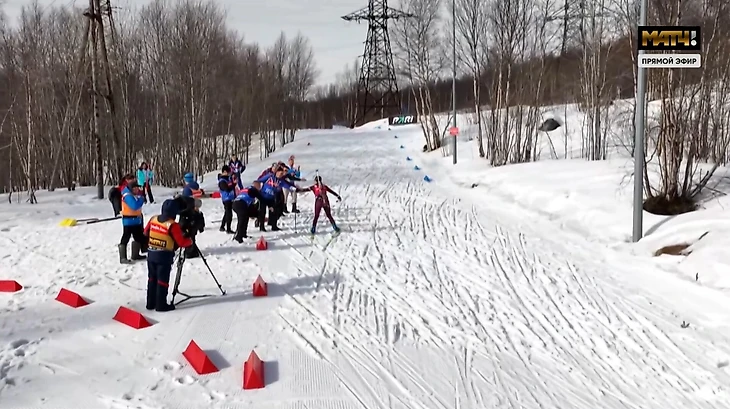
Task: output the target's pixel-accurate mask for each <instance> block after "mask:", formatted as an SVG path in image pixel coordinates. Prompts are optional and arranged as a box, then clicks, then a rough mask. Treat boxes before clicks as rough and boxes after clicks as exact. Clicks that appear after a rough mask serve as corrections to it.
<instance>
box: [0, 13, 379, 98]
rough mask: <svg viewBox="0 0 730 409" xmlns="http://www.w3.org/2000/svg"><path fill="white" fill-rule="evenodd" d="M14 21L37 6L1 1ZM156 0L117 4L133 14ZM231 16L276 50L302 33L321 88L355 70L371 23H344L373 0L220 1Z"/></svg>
mask: <svg viewBox="0 0 730 409" xmlns="http://www.w3.org/2000/svg"><path fill="white" fill-rule="evenodd" d="M3 2H4V3H5V5H4V6H3V9H4V11H5V13H6V14H7V15H8V17H10V18H11V19H13V18H16V17H17V16H18V15H19V13H20V9H21V7H22V6H23V5H27V4H31V0H0V3H3ZM38 2H39V3H40V4H41V5H45V6H49V5H54V6H59V5H77V6H84V5H86V4H88V0H38ZM149 2H150V0H112V6H116V7H121V8H122V10H119V11H118V13H128V12H130V11H131V10H133V9H134V8H135V7H139V6H143V5H145V4H148V3H149ZM216 2H217V3H218V4H220V5H221V6H223V7H224V8H225V9H226V10H227V11H228V24H229V26H230V27H231V28H233V29H235V30H238V31H239V32H241V33H242V34H243V35H244V36H245V38H246V40H247V41H255V42H258V43H259V44H261V45H262V46H269V45H271V44H272V43H273V42H274V41H275V40H276V38H277V37H278V35H279V33H280V32H281V31H282V30H283V31H284V32H286V33H287V34H289V35H292V36H293V35H296V33H297V32H298V31H299V32H302V34H304V35H305V36H307V37H309V39H310V41H311V43H312V46H313V48H314V53H315V58H316V59H317V67H318V68H319V70H320V72H321V74H320V77H319V81H318V83H319V84H326V83H329V82H333V81H334V80H335V76H336V74H337V73H338V72H340V71H342V69H343V68H344V67H345V65H350V64H352V62H353V61H355V59H356V58H357V56H358V55H360V54H362V52H363V46H364V45H363V42H364V41H365V35H366V34H367V24H366V23H360V24H358V23H348V22H346V21H344V20H342V19H341V18H340V17H341V16H343V15H345V14H348V13H350V12H353V11H355V10H357V9H360V8H362V7H365V6H366V5H367V0H216Z"/></svg>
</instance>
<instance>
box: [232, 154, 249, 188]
mask: <svg viewBox="0 0 730 409" xmlns="http://www.w3.org/2000/svg"><path fill="white" fill-rule="evenodd" d="M228 167H229V168H231V178H232V179H233V180H234V182H235V183H236V184H237V185H238V188H239V189H243V181H241V173H243V172H244V171H245V170H246V165H244V164H243V162H241V161H240V160H239V159H238V156H236V155H231V161H230V162H228Z"/></svg>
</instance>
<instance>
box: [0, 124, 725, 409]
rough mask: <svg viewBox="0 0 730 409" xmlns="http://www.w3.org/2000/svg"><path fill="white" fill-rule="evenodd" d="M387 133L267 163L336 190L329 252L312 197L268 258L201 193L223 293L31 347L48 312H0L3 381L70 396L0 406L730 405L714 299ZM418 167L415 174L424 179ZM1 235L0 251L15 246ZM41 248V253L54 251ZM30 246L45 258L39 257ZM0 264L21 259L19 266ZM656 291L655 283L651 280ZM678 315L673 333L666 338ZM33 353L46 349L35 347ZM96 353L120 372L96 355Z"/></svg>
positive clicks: (90, 322)
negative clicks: (260, 279) (464, 179)
mask: <svg viewBox="0 0 730 409" xmlns="http://www.w3.org/2000/svg"><path fill="white" fill-rule="evenodd" d="M411 129H413V128H411ZM393 135H394V132H386V131H319V132H313V133H311V134H308V136H307V137H306V139H302V140H300V141H297V142H295V143H294V144H293V145H292V146H291V147H289V148H288V149H285V150H283V151H282V152H281V153H280V154H281V155H282V156H281V158H282V159H283V158H284V157H285V156H284V155H285V154H286V155H288V154H290V153H295V154H296V157H297V161H298V162H299V163H301V164H302V166H303V168H305V169H303V170H304V171H305V173H308V172H307V171H308V170H311V169H312V168H318V169H319V173H320V174H321V175H322V177H323V178H324V181H325V183H327V184H329V185H330V186H331V187H332V188H333V189H334V190H336V191H339V192H340V193H341V195H342V196H343V197H344V200H343V201H342V202H341V203H339V204H334V207H335V210H334V213H335V218H336V219H337V221H338V223H339V225H340V227H341V228H342V230H343V232H342V234H341V235H340V236H339V237H337V238H335V239H333V240H332V241H331V242H330V243H328V244H327V245H326V248H325V244H326V243H327V240H328V239H327V238H326V237H327V236H326V233H325V232H329V231H330V229H329V226H328V223H327V222H326V218H324V215H322V216H321V219H320V220H321V221H320V224H319V228H320V231H321V233H319V234H318V235H317V236H316V237H315V238H314V240H312V239H310V237H309V234H308V233H307V230H308V227H309V225H311V220H312V210H311V207H312V206H311V203H312V198H311V196H302V197H301V198H300V208H301V209H302V213H301V214H299V215H298V216H297V231H293V228H294V224H293V215H288V216H287V217H286V219H285V221H284V223H283V226H282V227H283V229H284V230H283V231H282V232H278V233H267V234H266V237H267V238H268V239H269V241H270V243H271V248H270V250H268V251H265V252H255V251H253V243H251V244H249V245H247V246H245V247H241V246H238V245H237V244H235V243H232V242H231V241H230V237H229V236H224V235H223V234H222V233H219V232H217V225H214V224H213V223H210V221H211V220H220V216H221V211H220V210H221V209H219V208H218V207H219V206H217V203H216V202H213V201H208V203H209V204H206V205H205V206H206V207H205V209H204V210H205V212H206V217H207V218H208V220H209V226H208V228H209V230H210V231H209V232H206V233H204V234H202V235H201V236H200V238H199V242H200V244H201V248H202V249H203V251H204V252H205V254H206V255H207V258H208V260H209V262H210V264H211V267H213V269H214V271H216V274H217V275H218V276H219V279H220V281H221V282H222V283H223V285H224V286H225V287H227V288H228V289H229V295H227V296H226V297H218V298H211V299H208V300H204V301H193V302H191V304H190V305H189V306H187V307H185V308H181V309H180V310H178V311H175V312H173V313H170V314H165V315H151V316H152V318H154V319H155V320H159V321H160V322H159V323H158V324H157V325H156V326H154V327H152V328H150V329H148V330H144V331H138V332H135V333H130V331H129V330H128V329H126V328H119V327H118V326H115V325H114V324H106V323H105V322H104V321H103V320H102V318H101V316H102V315H103V314H109V313H110V312H111V314H112V315H113V311H114V309H115V305H116V304H113V303H111V302H108V303H104V302H103V301H104V300H103V299H98V301H99V304H101V305H99V306H98V308H99V309H100V311H99V312H93V313H86V314H87V315H86V316H85V317H80V318H77V319H79V320H81V322H82V323H80V324H79V323H77V324H75V325H79V326H80V327H82V328H83V329H82V330H79V331H78V332H74V333H73V334H71V335H68V336H67V337H68V339H65V340H64V341H63V342H61V341H53V340H51V339H49V337H48V336H44V335H43V333H42V329H41V328H40V326H39V325H31V324H28V323H26V324H25V327H23V324H22V321H24V320H33V319H34V318H35V319H37V320H40V322H48V321H49V318H48V315H42V314H41V313H40V312H39V313H32V312H27V311H26V312H24V311H25V310H21V311H16V312H15V313H14V314H15V315H13V317H12V318H10V319H6V320H3V328H2V330H3V332H2V335H7V334H8V331H9V325H10V322H11V321H12V322H14V323H15V325H19V326H20V327H16V328H15V329H14V330H13V332H17V333H18V334H21V333H22V334H24V335H23V337H22V339H23V340H25V341H26V342H25V343H22V345H18V346H17V348H16V350H17V349H18V348H29V351H30V350H37V351H38V352H37V353H34V354H30V353H29V354H28V356H27V358H26V359H27V362H26V366H28V365H30V366H35V367H43V368H46V369H45V370H40V369H39V370H37V371H31V372H28V369H27V368H26V369H25V372H23V369H22V368H17V365H14V364H17V363H18V362H19V361H18V360H19V359H20V357H24V356H25V355H26V354H25V352H23V353H22V354H18V355H12V354H14V352H13V351H11V350H10V349H8V350H7V351H6V352H5V354H6V355H8V356H7V357H4V356H3V355H0V378H3V377H6V378H8V379H10V377H11V376H16V377H17V376H25V377H26V378H29V379H30V378H31V375H33V374H35V375H37V377H36V379H34V380H32V381H31V382H34V383H35V382H38V383H39V385H42V386H41V390H43V391H44V393H45V394H46V395H48V394H52V393H54V392H53V391H54V390H56V389H57V391H56V393H57V394H58V396H66V395H67V394H69V393H71V396H70V397H68V398H67V399H66V400H64V399H60V398H59V400H55V401H54V400H53V399H50V400H48V401H47V402H43V403H39V402H37V401H33V400H32V399H31V397H23V396H22V394H21V393H20V392H19V391H16V392H13V389H14V388H13V387H10V386H8V387H6V388H5V389H3V390H0V399H5V398H6V397H7V398H8V399H9V401H10V403H13V404H16V403H17V404H18V405H20V404H21V403H27V404H28V406H27V407H31V406H33V407H41V406H43V407H57V408H60V407H76V408H84V407H99V406H100V405H101V406H104V407H109V408H122V407H138V408H163V407H164V408H202V407H221V408H223V407H225V408H253V407H255V408H285V409H286V408H291V409H487V408H524V409H538V408H545V409H596V408H606V409H614V408H632V409H634V408H635V409H639V408H641V409H645V408H657V409H660V408H661V409H674V408H676V409H680V408H681V409H687V408H706V409H710V408H727V407H728V405H729V403H728V402H730V396H728V392H727V388H728V386H727V385H730V383H729V382H730V373H729V372H728V371H727V368H726V366H727V361H728V357H730V346H729V345H728V343H727V341H728V338H729V337H728V334H729V332H728V327H727V323H728V322H730V321H728V313H727V311H728V309H727V307H728V303H727V299H726V297H725V296H724V295H722V294H720V293H716V292H712V291H709V290H705V289H701V288H698V287H694V286H692V285H691V284H688V283H686V282H684V281H681V280H678V279H675V278H673V277H671V276H668V275H667V274H666V273H663V272H660V271H656V270H655V268H656V267H655V266H654V265H653V264H651V263H650V262H649V261H647V260H643V259H641V258H628V260H629V262H627V261H626V260H627V256H626V255H625V254H618V253H617V252H616V251H615V250H612V249H610V248H607V247H606V246H605V244H602V243H598V242H589V241H586V239H585V238H583V237H581V236H580V234H579V233H577V232H573V231H570V230H563V229H561V228H560V226H557V225H553V224H551V223H552V222H551V221H549V220H545V219H543V218H541V217H540V216H539V215H537V214H533V213H530V212H529V211H526V210H524V209H521V208H519V207H518V206H517V205H516V204H514V203H512V202H510V201H509V200H507V199H505V198H501V197H500V196H499V194H498V193H496V192H495V193H494V194H490V193H489V191H488V190H481V191H480V192H476V191H474V190H469V189H464V188H461V187H458V186H455V185H454V184H452V183H450V181H449V180H448V179H443V180H442V179H439V173H438V171H439V170H438V169H437V168H435V167H433V168H429V165H428V164H427V163H426V164H423V166H422V167H423V168H424V169H423V170H422V171H415V170H414V169H413V165H414V162H407V161H406V159H405V158H406V155H407V154H410V155H412V156H413V157H414V158H418V156H419V154H418V153H417V151H418V149H417V148H418V147H420V146H421V145H422V142H421V139H420V137H419V132H418V131H413V130H412V131H410V132H406V131H404V132H403V133H402V134H399V135H400V137H399V139H394V136H393ZM306 142H311V146H306ZM401 144H406V147H407V149H399V145H401ZM411 147H412V150H409V149H408V148H411ZM274 158H275V159H278V157H276V156H275V157H274ZM417 162H418V161H417ZM432 165H433V166H436V165H435V164H432ZM429 169H431V170H432V171H433V172H435V173H434V174H430V176H432V177H433V178H434V181H433V182H431V183H427V182H424V181H423V177H424V175H425V174H426V173H425V172H427V171H429ZM259 171H260V169H251V170H249V171H248V172H247V174H248V175H250V176H251V178H253V177H254V176H255V175H254V173H256V174H258V172H259ZM306 176H307V177H309V179H310V180H311V179H312V178H313V177H312V174H311V173H309V174H308V175H306ZM444 177H445V176H444ZM148 213H149V211H148ZM627 227H628V226H627ZM116 230H118V229H116ZM253 230H254V228H253V226H251V227H250V231H253ZM110 231H112V232H114V231H115V229H113V228H111V229H110ZM110 234H111V235H112V236H113V237H115V238H116V236H117V234H118V233H110ZM26 236H27V235H26ZM254 236H255V237H258V235H257V234H254ZM9 237H10V236H8V237H5V238H4V239H3V240H2V241H3V242H2V243H0V244H2V245H3V246H16V248H18V246H21V244H18V243H22V242H23V241H21V239H12V238H9ZM25 239H28V237H25ZM96 239H97V240H98V237H97V238H96ZM87 240H94V237H91V238H87ZM58 241H59V243H55V244H53V243H51V244H49V245H48V246H49V247H50V246H54V245H59V246H60V245H62V244H63V243H60V242H61V241H62V240H61V239H58ZM26 250H27V247H26ZM29 254H34V256H35V257H41V258H42V257H47V260H46V263H48V262H52V261H51V260H52V256H43V254H44V253H43V252H41V251H40V250H37V251H36V252H35V253H29ZM6 258H10V259H11V260H12V261H13V265H15V266H16V267H17V268H23V265H24V264H23V263H22V260H20V259H21V258H22V257H20V256H18V257H17V258H12V257H6ZM107 258H108V257H107ZM89 263H93V260H92V261H90V262H89ZM188 263H189V264H193V266H192V267H190V271H191V272H190V273H186V274H190V275H191V276H196V277H197V278H195V279H194V281H192V280H191V281H189V282H191V283H200V286H202V287H203V288H205V289H206V290H205V291H203V290H195V289H191V288H190V287H187V288H185V290H187V291H189V292H198V293H200V291H203V292H212V293H214V291H215V287H214V286H211V285H210V284H211V283H209V282H208V277H207V276H206V274H207V273H206V272H205V270H204V267H203V266H202V264H201V263H199V262H198V261H194V260H191V261H188ZM101 264H102V265H107V266H112V267H110V268H113V269H114V270H111V271H109V272H108V273H105V274H104V277H106V278H104V277H97V278H98V279H99V280H103V281H104V283H105V284H104V285H106V286H107V287H106V288H107V290H108V289H114V290H115V291H117V292H118V295H119V294H122V295H125V296H129V297H131V298H133V299H135V300H136V299H139V300H141V298H142V297H143V293H142V292H141V291H140V290H139V289H141V288H143V286H144V279H143V278H142V277H143V276H142V275H143V274H144V267H139V266H137V265H135V266H130V267H121V268H120V267H118V265H114V263H113V260H111V261H110V260H105V261H103V262H101ZM188 267H189V266H187V265H186V268H188ZM11 268H12V267H11ZM26 268H27V266H26ZM83 268H88V266H87V267H83V266H80V267H77V268H76V269H75V270H74V271H75V273H71V272H66V273H59V274H61V275H60V276H58V277H57V278H59V280H60V281H64V280H67V279H68V278H69V277H70V276H73V275H74V274H76V275H78V274H80V273H78V272H79V271H80V270H83ZM137 270H139V271H137ZM257 274H262V275H263V276H264V277H265V278H266V279H267V280H268V281H270V282H271V284H270V285H271V292H272V293H271V296H270V297H269V298H266V299H253V298H251V297H250V296H249V295H248V293H247V289H248V287H249V285H250V282H251V281H252V280H253V278H254V277H255V276H256V275H257ZM84 280H88V278H83V279H82V280H81V281H82V282H84ZM657 280H661V281H662V287H661V288H659V287H658V286H655V285H653V284H654V283H656V282H657ZM51 284H53V283H48V285H49V286H50V285H51ZM191 285H192V284H191ZM119 296H121V295H119ZM92 298H93V297H92ZM97 298H98V297H97ZM699 301H701V302H702V305H699V304H698V302H699ZM140 305H141V303H137V307H138V308H139V306H140ZM678 305H681V306H682V307H681V309H679V308H678V307H677V306H678ZM43 311H45V312H44V313H43V314H51V313H49V309H46V310H43ZM53 311H54V312H52V314H56V315H51V317H56V318H55V320H56V321H57V322H63V320H64V318H62V317H63V315H62V314H63V313H65V314H66V315H69V314H71V315H77V316H80V315H81V314H82V313H84V312H82V311H72V312H70V313H69V312H68V311H62V310H60V309H59V310H53ZM34 314H36V315H34ZM44 317H45V318H44ZM52 319H53V318H52ZM66 319H67V320H70V319H69V318H66ZM683 320H688V321H690V322H691V325H690V327H689V328H681V324H682V322H683ZM722 321H724V323H723V324H722V325H721V324H717V322H722ZM70 322H71V321H68V322H67V324H69V323H70ZM74 322H76V321H74ZM57 325H58V326H59V327H62V326H63V325H62V324H61V323H58V324H57ZM100 326H101V327H102V328H101V329H100ZM66 330H67V329H66ZM59 331H63V330H62V329H59ZM94 334H96V335H94ZM16 338H18V337H16ZM191 338H192V339H195V340H196V341H197V342H198V343H199V344H200V345H201V346H202V347H203V349H211V350H215V351H216V355H220V356H221V357H222V358H219V359H218V362H224V366H226V365H228V366H229V367H227V368H225V369H223V371H222V372H221V373H219V374H214V375H208V376H205V377H199V376H197V375H195V374H194V373H193V372H192V370H191V369H190V368H189V367H187V366H186V365H185V364H184V361H183V360H182V357H181V356H180V352H181V351H182V350H183V349H184V348H185V346H186V345H187V343H188V342H189V340H190V339H191ZM13 339H15V338H13ZM8 340H10V338H8ZM44 343H46V344H48V343H50V344H53V345H54V347H53V348H54V349H53V351H54V352H53V353H46V354H45V355H44V354H43V353H42V348H41V347H42V345H43V344H44ZM34 348H35V349H34ZM77 348H82V349H83V352H82V351H78V350H77ZM254 348H255V349H256V351H257V352H258V353H259V354H260V355H261V357H262V359H264V360H265V361H269V364H268V367H267V371H268V372H269V373H268V374H267V376H269V378H270V379H269V380H270V381H273V382H272V383H271V384H270V385H269V386H267V388H266V389H263V390H259V391H243V390H240V385H241V367H242V364H243V361H244V360H245V359H246V357H247V356H248V353H249V352H250V350H251V349H254ZM49 350H50V349H49ZM59 351H60V352H59ZM108 356H113V357H114V358H115V359H116V360H117V361H118V362H121V363H118V362H117V363H115V364H114V365H112V364H110V363H109V362H107V361H105V359H104V358H105V357H108ZM84 357H92V358H86V359H84ZM77 360H81V362H79V361H77ZM115 362H116V361H115ZM13 363H14V364H13ZM36 372H37V373H36ZM14 374H15V375H14ZM18 374H20V375H18ZM23 374H24V375H23ZM84 374H89V375H88V377H87V376H85V375H84ZM54 377H63V378H64V379H71V380H75V381H76V382H79V383H77V384H76V386H75V388H74V390H73V391H71V392H69V390H68V389H69V386H68V385H69V384H68V383H67V382H63V383H57V384H56V385H57V386H54ZM56 379H57V378H56ZM0 380H1V379H0ZM110 383H111V385H109V384H110ZM54 388H55V389H54ZM30 390H31V389H30V388H29V389H28V391H30ZM72 398H76V399H75V400H74V399H72ZM71 402H75V403H76V404H75V405H74V406H70V404H71ZM2 406H3V407H6V406H5V405H2ZM7 407H8V408H12V407H21V406H13V405H10V406H7Z"/></svg>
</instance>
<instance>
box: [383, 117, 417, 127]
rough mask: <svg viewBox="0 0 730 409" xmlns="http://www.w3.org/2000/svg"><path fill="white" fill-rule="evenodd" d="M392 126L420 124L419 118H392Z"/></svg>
mask: <svg viewBox="0 0 730 409" xmlns="http://www.w3.org/2000/svg"><path fill="white" fill-rule="evenodd" d="M389 123H390V125H411V124H417V123H418V116H416V115H401V116H392V117H390V121H389Z"/></svg>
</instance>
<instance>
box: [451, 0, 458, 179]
mask: <svg viewBox="0 0 730 409" xmlns="http://www.w3.org/2000/svg"><path fill="white" fill-rule="evenodd" d="M451 21H452V23H453V27H452V30H453V31H452V34H453V37H454V38H453V40H454V41H453V44H452V50H451V51H452V54H451V57H452V60H453V61H452V63H453V66H452V67H451V68H452V71H451V109H452V110H453V112H452V116H453V126H454V128H456V0H451ZM452 138H454V147H453V150H454V154H453V157H454V165H456V140H457V139H459V138H458V137H457V135H454V136H453V137H452Z"/></svg>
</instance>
